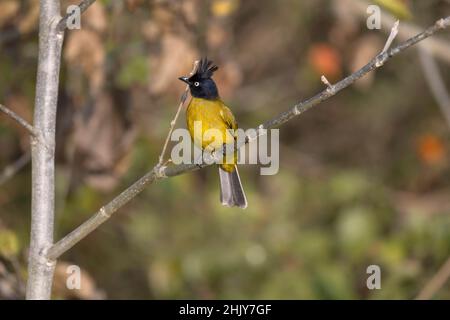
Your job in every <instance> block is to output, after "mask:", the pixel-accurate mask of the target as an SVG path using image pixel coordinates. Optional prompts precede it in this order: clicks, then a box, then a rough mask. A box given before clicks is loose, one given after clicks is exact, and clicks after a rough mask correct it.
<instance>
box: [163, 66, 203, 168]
mask: <svg viewBox="0 0 450 320" xmlns="http://www.w3.org/2000/svg"><path fill="white" fill-rule="evenodd" d="M198 63H199V61H198V60H197V61H195V62H194V67H193V68H192V71H191V75H193V74H194V73H195V70H197V67H198ZM188 93H189V85H186V88H185V89H184V92H183V94H182V95H181V99H180V104H179V105H178V109H177V113H176V114H175V118H173V120H172V121H171V122H170V129H169V133H168V134H167V137H166V141H165V142H164V146H163V148H162V151H161V155H160V156H159V161H158V165H159V166H162V165H163V162H164V156H165V155H166V149H167V146H168V145H169V141H170V137H171V136H172V132H173V129H174V128H175V124H176V123H177V120H178V117H179V116H180V112H181V109H182V107H183V105H184V103H185V102H186V99H187V96H188Z"/></svg>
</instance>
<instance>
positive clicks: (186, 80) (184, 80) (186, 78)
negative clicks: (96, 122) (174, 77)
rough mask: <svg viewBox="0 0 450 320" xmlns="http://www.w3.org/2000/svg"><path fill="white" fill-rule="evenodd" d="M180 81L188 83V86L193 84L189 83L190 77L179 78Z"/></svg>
mask: <svg viewBox="0 0 450 320" xmlns="http://www.w3.org/2000/svg"><path fill="white" fill-rule="evenodd" d="M178 80H181V81H183V82H185V83H187V84H191V83H190V82H189V78H188V77H179V78H178Z"/></svg>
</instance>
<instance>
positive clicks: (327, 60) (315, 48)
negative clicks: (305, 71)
mask: <svg viewBox="0 0 450 320" xmlns="http://www.w3.org/2000/svg"><path fill="white" fill-rule="evenodd" d="M308 59H309V63H310V64H311V66H312V67H313V68H314V70H315V71H316V72H317V73H318V74H319V75H324V76H325V77H327V78H329V79H337V78H339V76H340V75H341V70H342V59H341V55H340V54H339V52H338V51H337V50H336V49H335V48H334V47H332V46H331V45H329V44H326V43H316V44H314V45H312V46H311V48H310V49H309V52H308Z"/></svg>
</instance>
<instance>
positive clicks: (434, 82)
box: [419, 45, 450, 127]
mask: <svg viewBox="0 0 450 320" xmlns="http://www.w3.org/2000/svg"><path fill="white" fill-rule="evenodd" d="M419 58H420V64H421V66H422V70H423V73H424V75H425V78H426V80H427V84H428V87H429V88H430V91H431V93H432V94H433V96H434V98H435V100H436V102H437V104H438V106H439V108H440V109H441V112H442V114H443V115H444V118H445V120H446V122H447V125H448V126H449V127H450V95H449V93H448V91H447V88H446V86H445V82H444V79H443V78H442V75H441V73H440V71H439V66H438V65H437V62H436V60H435V59H434V58H433V56H431V54H430V53H428V52H427V51H426V50H425V49H424V48H423V46H422V45H419Z"/></svg>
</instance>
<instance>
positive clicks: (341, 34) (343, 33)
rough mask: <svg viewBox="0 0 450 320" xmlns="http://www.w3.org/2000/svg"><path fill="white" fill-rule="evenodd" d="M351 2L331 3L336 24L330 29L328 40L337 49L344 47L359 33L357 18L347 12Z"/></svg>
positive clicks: (335, 0)
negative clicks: (336, 46) (337, 47)
mask: <svg viewBox="0 0 450 320" xmlns="http://www.w3.org/2000/svg"><path fill="white" fill-rule="evenodd" d="M351 1H352V0H351ZM351 1H349V0H334V1H333V2H332V8H333V12H334V14H335V16H336V22H335V26H334V27H333V28H331V29H330V35H329V39H330V41H331V42H332V43H334V44H336V45H338V46H339V47H343V46H346V45H347V44H348V43H349V41H351V39H352V38H353V37H354V36H355V35H356V34H357V33H358V32H359V31H360V24H359V17H357V16H355V15H354V14H353V13H352V12H351V11H349V10H348V6H351V5H352V3H351Z"/></svg>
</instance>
